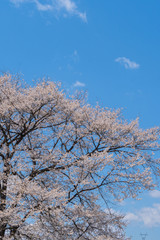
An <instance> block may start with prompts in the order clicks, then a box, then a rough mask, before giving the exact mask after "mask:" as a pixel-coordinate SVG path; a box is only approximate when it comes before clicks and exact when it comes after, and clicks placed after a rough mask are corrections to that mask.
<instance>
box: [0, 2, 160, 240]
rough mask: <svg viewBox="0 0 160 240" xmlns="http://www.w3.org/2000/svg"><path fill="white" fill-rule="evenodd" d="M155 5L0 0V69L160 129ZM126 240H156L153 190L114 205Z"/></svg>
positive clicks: (157, 197) (157, 200)
mask: <svg viewBox="0 0 160 240" xmlns="http://www.w3.org/2000/svg"><path fill="white" fill-rule="evenodd" d="M159 12H160V1H159V0H154V1H151V0H145V1H144V0H141V1H139V0H134V1H128V0H99V1H98V0H77V1H76V0H1V1H0V30H1V37H0V71H1V72H5V71H10V72H11V73H21V74H22V77H23V78H24V79H25V81H27V82H28V83H29V84H31V80H32V79H37V78H41V77H43V76H49V77H51V79H52V80H54V81H61V82H62V86H63V87H64V88H65V90H66V91H67V92H70V93H71V92H74V91H76V89H83V90H85V91H87V92H88V101H89V103H91V104H93V105H95V104H96V102H97V101H98V102H99V104H100V105H101V106H107V107H109V108H122V109H123V113H124V116H125V117H126V118H127V119H129V120H132V119H135V118H136V117H139V118H140V126H141V127H142V128H149V127H152V126H158V125H160V111H159V103H160V94H159V90H160V57H159V55H160V14H159ZM119 208H120V209H121V211H122V212H125V213H127V217H128V220H130V221H131V223H130V225H129V226H128V228H127V232H128V236H129V235H132V236H133V237H132V239H133V240H136V239H137V240H138V239H141V237H140V233H146V232H147V233H148V236H147V238H146V239H148V240H151V239H154V240H159V235H160V192H159V191H155V192H153V193H147V192H146V193H144V194H143V196H142V200H141V201H138V202H135V201H133V200H127V201H125V202H124V203H123V204H122V205H121V206H120V207H119Z"/></svg>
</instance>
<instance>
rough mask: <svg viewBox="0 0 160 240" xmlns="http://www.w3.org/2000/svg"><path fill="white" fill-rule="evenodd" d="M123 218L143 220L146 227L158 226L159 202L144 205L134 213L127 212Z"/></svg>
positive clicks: (159, 222)
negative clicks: (149, 205)
mask: <svg viewBox="0 0 160 240" xmlns="http://www.w3.org/2000/svg"><path fill="white" fill-rule="evenodd" d="M125 219H126V220H127V221H129V222H134V221H136V222H143V224H144V225H145V226H147V227H156V226H160V204H153V206H152V207H144V208H142V209H140V210H139V211H137V212H136V213H127V215H126V217H125Z"/></svg>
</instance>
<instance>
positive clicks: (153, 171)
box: [0, 74, 160, 240]
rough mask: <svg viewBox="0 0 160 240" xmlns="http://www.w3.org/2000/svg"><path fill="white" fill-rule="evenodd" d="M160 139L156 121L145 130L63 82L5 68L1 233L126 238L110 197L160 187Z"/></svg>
mask: <svg viewBox="0 0 160 240" xmlns="http://www.w3.org/2000/svg"><path fill="white" fill-rule="evenodd" d="M158 140H159V129H158V128H151V129H147V130H142V129H141V128H140V127H139V125H138V119H136V120H134V121H131V122H127V121H126V120H124V118H123V117H122V116H121V113H120V111H119V110H116V111H115V110H110V109H106V108H100V107H99V106H97V107H92V106H90V105H88V104H87V103H86V102H85V101H84V100H83V99H80V98H76V97H67V96H66V95H65V94H64V93H63V91H62V90H61V88H60V86H59V85H58V84H55V83H53V82H49V81H47V80H42V81H41V82H40V83H38V84H36V85H35V86H34V87H24V86H23V85H22V84H21V81H20V80H18V79H17V78H16V77H13V76H12V75H10V74H4V75H2V76H1V77H0V239H18V240H28V239H35V240H38V239H41V240H47V239H48V240H50V239H53V240H54V239H59V240H67V239H68V240H76V239H80V240H86V239H87V240H94V239H97V240H105V239H106V240H107V239H114V240H116V239H125V236H124V231H123V229H124V225H125V223H124V221H123V216H122V215H121V214H118V213H116V212H115V211H113V210H112V209H111V208H110V204H109V203H110V202H114V201H120V200H123V199H125V198H130V197H133V198H135V197H138V195H139V193H141V192H142V191H144V190H150V189H153V188H154V187H155V185H156V184H157V178H158V177H159V174H160V167H159V166H160V161H159V159H157V158H156V155H154V153H155V151H157V150H158V149H159V143H158ZM100 198H101V199H102V200H103V201H104V202H105V204H106V207H105V208H106V209H104V208H102V207H101V204H100Z"/></svg>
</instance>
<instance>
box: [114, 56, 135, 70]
mask: <svg viewBox="0 0 160 240" xmlns="http://www.w3.org/2000/svg"><path fill="white" fill-rule="evenodd" d="M115 62H119V63H120V64H122V65H123V66H124V67H125V68H126V69H137V68H139V67H140V65H139V64H138V63H136V62H133V61H131V60H130V59H129V58H126V57H118V58H116V59H115Z"/></svg>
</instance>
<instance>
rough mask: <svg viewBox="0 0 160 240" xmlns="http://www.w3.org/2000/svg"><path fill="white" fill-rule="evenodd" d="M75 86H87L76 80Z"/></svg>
mask: <svg viewBox="0 0 160 240" xmlns="http://www.w3.org/2000/svg"><path fill="white" fill-rule="evenodd" d="M73 86H74V87H85V83H82V82H79V81H76V82H75V83H74V85H73Z"/></svg>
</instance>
